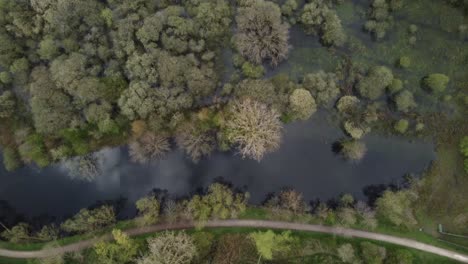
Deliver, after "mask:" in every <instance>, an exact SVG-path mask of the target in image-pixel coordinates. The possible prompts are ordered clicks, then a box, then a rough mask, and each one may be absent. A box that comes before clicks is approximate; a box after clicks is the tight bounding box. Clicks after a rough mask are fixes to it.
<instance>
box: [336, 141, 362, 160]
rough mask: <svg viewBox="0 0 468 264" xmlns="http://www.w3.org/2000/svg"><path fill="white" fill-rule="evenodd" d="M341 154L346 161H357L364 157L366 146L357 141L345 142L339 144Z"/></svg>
mask: <svg viewBox="0 0 468 264" xmlns="http://www.w3.org/2000/svg"><path fill="white" fill-rule="evenodd" d="M340 146H341V150H340V152H341V154H342V155H343V156H344V157H345V158H346V159H348V160H351V161H359V160H361V159H362V158H363V157H364V155H366V152H367V148H366V145H365V144H364V143H363V142H361V141H357V140H345V141H343V142H341V143H340Z"/></svg>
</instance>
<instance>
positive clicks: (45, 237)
mask: <svg viewBox="0 0 468 264" xmlns="http://www.w3.org/2000/svg"><path fill="white" fill-rule="evenodd" d="M59 235H60V230H59V229H58V228H57V227H56V226H55V224H51V225H45V226H43V227H42V228H41V230H40V231H39V232H37V233H36V237H37V238H38V239H39V240H41V241H52V240H57V239H58V238H59Z"/></svg>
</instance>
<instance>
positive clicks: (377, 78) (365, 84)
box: [357, 66, 393, 100]
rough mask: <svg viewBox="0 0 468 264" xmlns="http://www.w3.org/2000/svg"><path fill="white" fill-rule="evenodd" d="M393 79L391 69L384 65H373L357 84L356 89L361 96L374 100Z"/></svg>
mask: <svg viewBox="0 0 468 264" xmlns="http://www.w3.org/2000/svg"><path fill="white" fill-rule="evenodd" d="M392 81H393V73H392V71H391V70H390V69H389V68H387V67H385V66H376V67H373V68H372V69H371V70H370V71H369V73H368V74H367V76H366V77H364V78H362V79H361V80H360V81H359V82H358V84H357V90H358V91H359V93H360V94H361V96H363V97H365V98H368V99H371V100H375V99H377V98H379V97H380V96H382V94H383V93H384V91H385V88H386V87H388V86H389V85H390V84H391V83H392Z"/></svg>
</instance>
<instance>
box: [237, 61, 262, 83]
mask: <svg viewBox="0 0 468 264" xmlns="http://www.w3.org/2000/svg"><path fill="white" fill-rule="evenodd" d="M242 74H244V76H245V77H248V78H254V79H257V78H260V77H262V76H263V75H264V74H265V69H264V68H263V66H262V65H255V64H252V63H250V62H248V61H247V62H244V64H242Z"/></svg>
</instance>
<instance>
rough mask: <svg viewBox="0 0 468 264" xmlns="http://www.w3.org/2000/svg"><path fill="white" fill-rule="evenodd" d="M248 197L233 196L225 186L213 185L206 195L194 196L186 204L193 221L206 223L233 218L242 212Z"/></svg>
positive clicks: (246, 195) (241, 194) (243, 195)
mask: <svg viewBox="0 0 468 264" xmlns="http://www.w3.org/2000/svg"><path fill="white" fill-rule="evenodd" d="M248 197H249V195H248V194H243V193H238V194H235V193H233V192H232V190H230V189H229V188H228V187H227V186H225V185H222V184H219V183H214V184H212V185H210V186H209V187H208V193H207V194H206V195H203V196H200V195H195V196H193V197H192V199H191V200H190V201H189V202H188V204H187V209H188V210H189V212H190V214H191V215H192V217H193V218H194V219H195V220H199V221H206V220H208V219H210V218H212V217H214V218H219V219H227V218H235V217H236V216H238V215H239V214H240V213H242V212H244V211H245V209H246V206H247V200H248Z"/></svg>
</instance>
